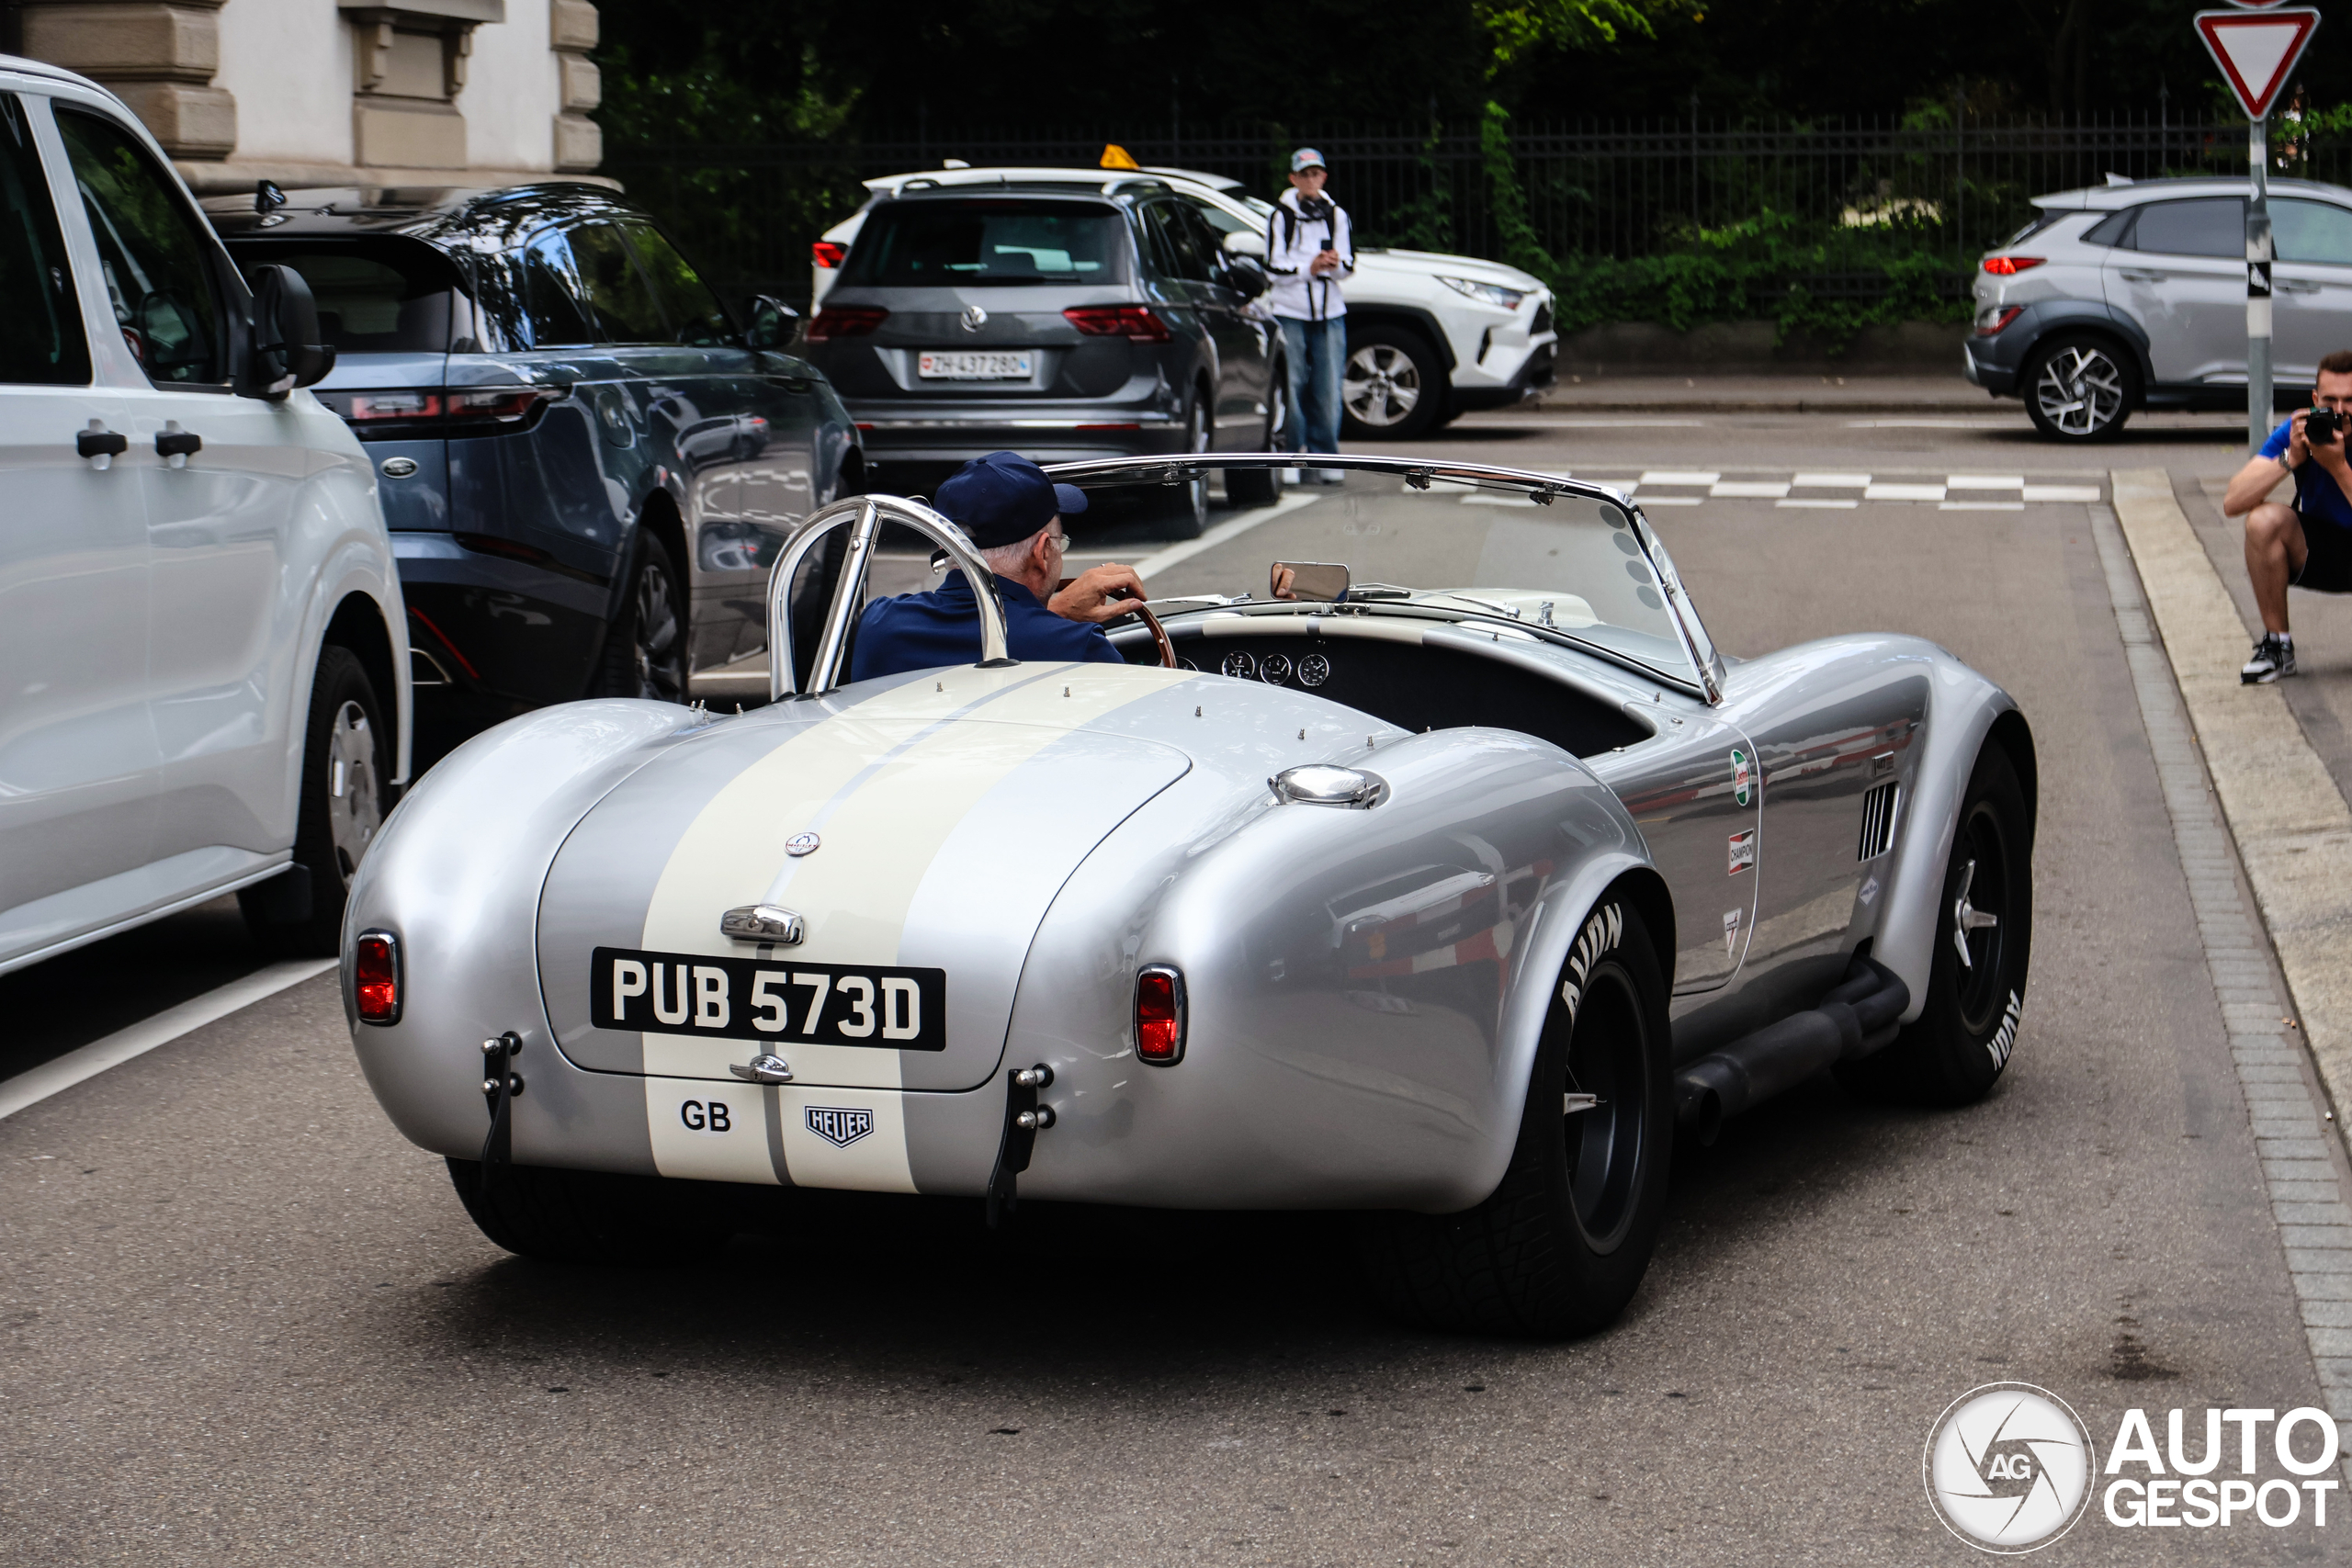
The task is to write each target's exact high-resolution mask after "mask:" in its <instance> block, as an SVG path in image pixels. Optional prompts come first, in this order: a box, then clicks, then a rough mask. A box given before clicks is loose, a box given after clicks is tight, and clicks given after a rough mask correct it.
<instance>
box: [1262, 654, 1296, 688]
mask: <svg viewBox="0 0 2352 1568" xmlns="http://www.w3.org/2000/svg"><path fill="white" fill-rule="evenodd" d="M1258 679H1260V680H1261V681H1263V682H1266V684H1267V685H1269V686H1279V685H1281V684H1282V683H1283V682H1285V681H1287V680H1289V679H1290V655H1289V654H1287V653H1270V654H1268V655H1266V657H1265V658H1263V659H1261V660H1259V661H1258Z"/></svg>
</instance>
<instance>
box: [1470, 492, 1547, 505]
mask: <svg viewBox="0 0 2352 1568" xmlns="http://www.w3.org/2000/svg"><path fill="white" fill-rule="evenodd" d="M1462 504H1463V505H1464V506H1533V505H1535V504H1536V502H1534V501H1533V500H1532V498H1530V497H1528V496H1524V495H1494V494H1489V493H1485V492H1481V493H1479V494H1476V495H1465V496H1464V497H1463V498H1462Z"/></svg>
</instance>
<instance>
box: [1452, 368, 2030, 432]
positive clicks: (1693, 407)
mask: <svg viewBox="0 0 2352 1568" xmlns="http://www.w3.org/2000/svg"><path fill="white" fill-rule="evenodd" d="M1528 408H1529V410H1530V412H1535V411H1536V405H1533V404H1530V405H1528ZM1709 409H1713V410H1714V411H1716V412H1723V413H1761V412H1772V413H1920V414H1951V413H1973V414H1995V413H2006V414H2009V415H2012V416H2014V417H2015V418H2016V419H2017V421H2018V423H2024V422H2025V409H2024V406H2023V405H2022V404H2020V403H2018V401H2017V400H2015V399H2013V398H2011V399H2002V400H1997V401H1996V400H1995V399H1993V398H1992V397H1991V396H1989V395H1987V394H1986V393H1985V390H1984V389H1982V388H1978V387H1972V386H1970V385H1969V384H1968V383H1967V381H1965V380H1964V379H1962V377H1961V374H1960V371H1959V370H1958V368H1957V367H1955V368H1954V369H1953V370H1952V371H1951V374H1950V375H1937V376H1888V375H1876V376H1873V375H1867V374H1863V375H1852V376H1847V375H1841V374H1839V373H1838V372H1836V371H1822V372H1815V373H1805V374H1789V375H1779V376H1718V375H1711V374H1709V373H1707V372H1705V371H1703V370H1698V371H1693V372H1692V373H1691V374H1690V375H1688V376H1648V375H1645V376H1634V375H1628V376H1587V377H1583V378H1570V377H1566V376H1564V377H1562V378H1560V384H1559V385H1558V386H1556V387H1552V388H1549V389H1546V390H1545V391H1544V396H1543V400H1542V404H1541V412H1551V413H1561V412H1578V413H1692V412H1704V411H1706V410H1709ZM1497 412H1503V413H1509V412H1517V411H1509V410H1502V411H1497ZM1492 417H1494V416H1493V415H1492V414H1471V415H1464V418H1473V419H1482V420H1483V419H1488V418H1492Z"/></svg>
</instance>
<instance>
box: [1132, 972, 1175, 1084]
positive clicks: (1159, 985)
mask: <svg viewBox="0 0 2352 1568" xmlns="http://www.w3.org/2000/svg"><path fill="white" fill-rule="evenodd" d="M1136 1056H1137V1057H1139V1058H1140V1059H1142V1060H1144V1061H1146V1062H1148V1063H1150V1064H1151V1065H1152V1066H1156V1067H1172V1066H1175V1065H1176V1064H1177V1063H1179V1062H1181V1061H1182V1060H1183V1059H1184V976H1183V974H1182V971H1180V970H1176V969H1171V968H1170V967H1169V966H1168V965H1167V964H1153V965H1152V966H1151V967H1150V968H1148V969H1146V970H1144V971H1143V972H1142V973H1140V974H1138V975H1137V976H1136Z"/></svg>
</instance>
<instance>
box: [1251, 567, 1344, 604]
mask: <svg viewBox="0 0 2352 1568" xmlns="http://www.w3.org/2000/svg"><path fill="white" fill-rule="evenodd" d="M1266 586H1267V590H1268V592H1271V593H1272V595H1273V596H1274V597H1275V598H1277V599H1295V600H1297V601H1299V602H1301V603H1303V604H1339V603H1340V601H1342V600H1344V599H1345V598H1347V596H1348V569H1347V568H1346V567H1345V566H1343V565H1340V564H1339V563H1337V562H1333V561H1319V560H1278V561H1276V562H1275V563H1274V570H1273V571H1272V573H1271V574H1270V577H1269V581H1268V582H1267V585H1266Z"/></svg>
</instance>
